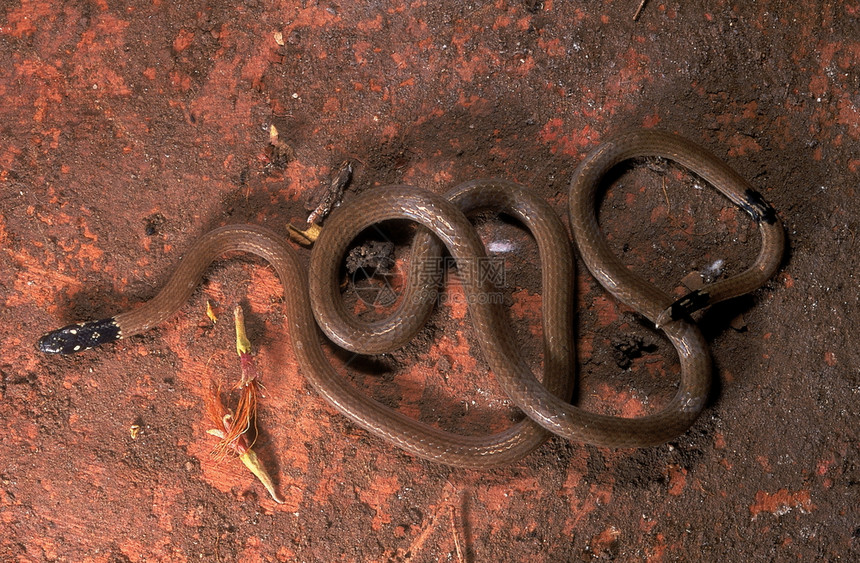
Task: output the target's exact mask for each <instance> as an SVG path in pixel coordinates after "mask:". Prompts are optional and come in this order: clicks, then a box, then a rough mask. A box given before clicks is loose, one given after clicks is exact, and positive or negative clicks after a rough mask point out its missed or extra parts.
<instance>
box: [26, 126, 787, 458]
mask: <svg viewBox="0 0 860 563" xmlns="http://www.w3.org/2000/svg"><path fill="white" fill-rule="evenodd" d="M643 156H657V157H663V158H666V159H669V160H673V161H675V162H677V163H679V164H680V165H682V166H684V167H686V168H688V169H689V170H690V171H691V172H693V173H695V174H697V175H698V176H700V177H702V178H703V179H704V180H706V181H708V182H709V183H710V184H712V185H713V186H714V187H716V188H717V189H718V190H719V191H720V192H722V193H723V194H724V195H726V196H727V197H728V198H729V199H730V200H731V201H732V202H733V203H734V204H735V205H738V206H739V207H741V208H743V209H744V210H746V211H747V212H748V213H749V214H750V215H751V216H752V217H753V219H754V220H755V221H756V222H757V224H758V225H759V230H760V232H761V236H762V245H761V250H760V252H759V255H758V257H757V259H756V261H755V263H754V264H753V265H752V266H751V267H750V268H749V269H747V270H746V271H744V272H742V273H741V274H738V275H737V276H734V277H731V278H727V279H724V280H721V281H719V282H716V283H714V284H711V285H708V286H706V287H705V288H703V289H702V290H699V291H695V292H692V293H691V294H689V295H687V296H685V297H684V298H682V299H679V300H677V301H674V300H673V299H672V298H671V297H670V296H669V295H668V294H667V293H665V292H664V291H662V290H660V289H658V288H657V287H655V286H653V285H652V284H651V283H650V282H648V281H646V280H645V279H643V278H641V277H640V276H638V275H637V274H635V273H633V272H632V271H630V270H629V269H628V268H627V267H626V266H624V265H623V263H622V262H621V261H620V260H619V259H618V258H617V257H616V256H615V255H614V254H613V253H612V252H611V251H610V249H609V246H608V244H607V242H606V240H605V239H604V237H603V236H602V235H601V233H600V230H599V227H598V222H597V216H596V195H595V194H596V193H597V191H598V188H599V186H600V183H601V179H602V178H603V176H604V175H605V174H606V173H607V172H608V171H609V170H610V169H611V168H613V167H614V166H616V165H617V164H618V163H620V162H622V161H625V160H628V159H631V158H637V157H643ZM487 208H490V209H495V210H497V211H503V212H505V213H507V214H509V215H512V216H513V217H515V218H517V219H519V220H520V221H521V222H522V223H523V224H524V225H525V226H526V227H527V228H528V229H529V230H530V231H531V232H532V233H533V235H534V237H535V239H536V241H537V245H538V249H539V253H540V258H541V265H542V285H543V298H542V314H543V331H544V360H543V365H544V375H543V378H542V381H543V382H542V383H541V382H540V381H539V380H538V378H537V377H535V375H534V374H533V373H532V372H531V370H530V368H529V367H528V365H527V364H526V362H525V361H524V360H523V358H522V357H521V355H520V352H519V346H518V345H517V341H516V338H515V337H514V335H513V333H512V331H511V329H510V323H509V321H508V320H507V317H506V313H505V311H504V310H503V309H502V308H501V306H500V305H498V304H495V303H493V302H492V300H487V299H481V298H480V297H481V296H485V295H487V294H488V293H490V292H492V291H494V288H493V287H492V286H491V285H490V284H489V281H488V280H487V278H486V276H480V275H476V271H475V269H474V268H471V267H458V271H459V274H460V278H461V280H462V284H463V287H464V291H465V294H466V299H467V302H468V304H469V314H470V318H471V320H472V323H473V324H474V326H475V331H476V334H477V338H478V341H479V342H480V346H481V351H482V352H483V355H484V358H485V359H486V361H487V363H488V364H489V366H490V368H491V369H492V371H493V373H494V374H495V376H496V378H497V379H498V381H499V382H500V384H501V386H502V388H503V390H504V391H505V393H507V394H508V396H509V397H510V399H511V400H512V401H513V402H514V403H515V404H516V405H517V406H518V407H519V408H520V409H522V410H523V412H525V414H526V415H527V417H525V418H523V419H522V420H521V421H519V422H517V423H515V424H514V425H513V426H511V427H510V428H508V429H507V430H505V431H503V432H500V433H497V434H493V435H489V436H463V435H458V434H453V433H450V432H446V431H444V430H440V429H438V428H435V427H432V426H430V425H427V424H424V423H422V422H419V421H417V420H414V419H411V418H409V417H406V416H404V415H402V414H400V413H398V412H397V411H394V410H392V409H390V408H388V407H386V406H385V405H382V404H381V403H379V402H377V401H375V400H373V399H371V398H369V397H367V396H365V395H364V394H362V393H361V392H360V391H358V390H357V389H356V388H355V387H354V386H352V385H351V384H350V383H349V382H347V381H346V380H345V379H344V378H343V377H342V376H340V375H339V374H338V373H337V372H336V371H335V370H334V368H333V367H332V365H331V364H330V363H329V360H328V358H327V357H326V355H325V354H324V353H323V348H322V345H321V344H322V343H321V334H320V332H319V330H318V328H317V327H319V328H321V329H322V330H323V331H324V332H325V333H326V334H327V335H328V337H329V338H330V339H331V340H332V341H333V342H334V343H336V344H337V345H339V346H342V347H344V348H347V349H350V350H353V351H355V352H358V353H382V352H385V351H388V350H390V349H393V348H396V347H398V346H401V345H403V344H404V343H405V342H407V341H408V340H409V339H411V337H412V336H413V335H414V334H415V332H417V331H418V330H420V328H421V326H422V325H423V324H424V322H425V320H426V318H427V316H428V315H429V313H430V310H431V307H432V306H433V302H434V294H433V291H432V288H428V287H425V286H424V285H423V284H422V283H421V281H420V279H419V278H420V275H419V273H420V271H419V268H420V264H422V263H425V262H426V260H429V259H433V258H434V257H437V256H439V253H440V252H441V247H440V245H439V241H441V242H442V243H443V244H444V245H445V246H446V247H447V249H448V251H449V252H450V254H451V256H452V257H453V259H454V260H455V261H456V262H457V264H458V265H459V266H462V265H464V264H468V263H469V262H470V261H471V262H474V261H476V260H479V259H480V258H481V257H484V256H486V254H485V250H484V246H483V244H482V243H481V240H480V239H479V238H478V236H477V234H476V233H475V231H474V229H473V228H472V227H471V225H470V223H469V221H468V219H467V218H466V216H465V213H468V212H470V211H472V210H475V209H487ZM390 219H408V220H411V221H414V222H416V223H419V224H420V225H422V226H424V227H426V229H422V230H421V231H419V233H418V234H417V235H416V238H415V242H414V243H413V255H412V260H411V267H410V273H409V276H410V277H409V280H408V282H407V284H406V290H405V294H404V295H403V296H401V299H400V304H399V306H398V307H399V308H398V310H397V311H395V313H394V314H393V315H392V316H391V317H390V318H387V319H383V320H381V321H376V322H374V323H371V324H369V325H366V324H363V323H361V322H359V321H358V320H357V319H356V318H355V317H354V316H353V315H351V314H350V313H349V312H348V311H346V307H345V305H344V304H343V299H342V296H341V293H340V289H339V288H338V281H339V272H340V265H341V263H342V261H343V257H344V254H345V252H346V249H347V248H348V246H349V244H350V242H351V241H352V240H353V239H354V238H355V236H356V235H357V234H359V233H360V232H361V231H362V230H364V229H365V228H367V227H368V226H370V225H373V224H375V223H379V222H381V221H386V220H390ZM570 223H571V227H572V229H573V235H574V240H575V242H576V245H577V247H578V249H579V252H580V254H581V256H582V258H583V260H584V261H585V263H586V266H587V267H588V269H589V270H590V271H591V273H592V274H593V275H594V276H595V277H596V278H597V279H598V281H599V282H600V283H601V284H602V285H603V286H604V287H605V288H606V289H607V290H608V291H609V292H610V293H612V294H613V295H614V296H615V297H616V298H618V299H619V300H620V301H622V302H624V303H625V304H627V305H628V306H630V307H632V308H633V309H635V310H636V311H638V312H639V313H641V314H642V315H643V316H645V317H646V318H648V319H650V320H651V321H652V322H654V323H655V324H657V325H659V326H660V329H661V330H662V331H663V332H664V333H665V334H666V336H667V337H668V338H669V340H670V341H671V342H672V344H673V345H674V347H675V349H676V351H677V352H678V356H679V360H680V365H681V376H680V383H679V386H678V390H677V392H676V393H675V396H674V398H673V399H672V400H671V401H670V402H669V403H668V404H667V405H666V406H665V407H664V408H663V409H662V410H660V411H659V412H656V413H653V414H650V415H648V416H644V417H640V418H620V417H614V416H607V415H601V414H595V413H591V412H587V411H584V410H582V409H580V408H578V407H576V406H573V405H571V404H570V402H569V401H570V397H571V395H572V391H573V382H572V381H573V378H572V374H573V373H574V357H573V356H574V350H573V256H572V252H571V247H570V243H569V239H568V236H567V232H566V230H565V229H564V226H563V225H562V224H561V222H560V221H559V219H558V218H557V217H556V215H555V214H554V213H553V211H552V209H551V208H550V207H549V205H548V204H546V203H545V202H544V201H542V200H540V199H539V198H537V197H535V196H534V195H533V194H532V193H531V192H529V191H528V190H527V189H525V188H523V187H521V186H519V185H517V184H513V183H511V182H506V181H501V180H479V181H475V182H469V183H466V184H463V185H461V186H458V187H457V188H455V189H454V190H453V191H452V192H451V193H449V194H448V196H447V197H442V196H439V195H436V194H433V193H431V192H427V191H424V190H419V189H417V188H413V187H409V186H388V187H385V188H379V189H374V190H369V191H366V192H364V193H362V194H360V195H357V196H356V197H355V198H354V199H353V200H352V201H350V202H348V204H345V205H344V206H342V207H341V208H339V209H337V210H336V211H335V212H334V213H333V214H332V216H331V217H330V218H329V220H328V222H327V223H326V227H325V228H324V229H323V231H322V235H321V236H320V238H319V240H318V241H317V242H316V244H315V246H314V250H313V252H312V255H311V267H310V275H308V274H307V273H306V270H305V267H304V266H303V264H302V262H301V261H300V259H299V256H298V254H297V252H296V251H294V250H293V249H292V248H291V247H290V246H288V245H287V244H286V243H285V242H284V241H283V240H282V239H281V237H279V236H277V235H276V234H274V233H272V232H271V231H269V230H267V229H264V228H262V227H256V226H252V225H232V226H227V227H221V228H218V229H215V230H213V231H211V232H209V233H208V234H206V235H204V236H203V237H201V238H200V239H199V240H198V241H197V242H195V243H194V245H193V246H192V247H191V249H190V250H189V251H188V253H187V255H186V256H185V258H184V259H183V260H182V261H181V262H180V264H179V266H178V267H177V269H176V271H175V272H174V273H173V275H172V276H171V278H170V280H169V281H168V282H167V284H166V285H165V286H164V288H163V289H162V290H161V291H160V292H159V293H158V295H156V296H155V297H154V298H153V299H151V300H150V301H147V302H146V303H144V304H143V305H142V306H140V307H138V308H136V309H134V310H132V311H128V312H125V313H121V314H119V315H117V316H115V317H112V318H110V319H105V320H101V321H90V322H87V323H78V324H74V325H69V326H67V327H64V328H62V329H59V330H56V331H53V332H51V333H49V334H46V335H45V336H44V337H42V339H41V340H40V341H39V348H40V349H41V350H42V351H43V352H47V353H72V352H76V351H79V350H82V349H86V348H90V347H92V346H95V345H98V344H102V343H104V342H110V341H113V340H116V339H119V338H126V337H129V336H132V335H135V334H139V333H141V332H143V331H146V330H148V329H149V328H151V327H153V326H155V325H158V324H160V323H162V322H164V321H166V320H168V319H169V318H170V317H171V316H172V315H173V314H174V313H175V312H176V311H177V310H178V309H179V308H180V307H181V306H182V305H183V304H184V303H185V302H186V301H187V299H188V297H189V296H190V295H191V293H192V292H193V291H194V289H195V288H196V286H197V285H198V284H199V282H200V279H201V278H202V276H203V273H204V272H205V270H206V268H207V267H208V266H209V264H210V263H211V262H212V261H213V260H215V259H216V258H217V257H218V256H219V255H221V254H223V253H225V252H232V251H242V252H249V253H251V254H255V255H257V256H260V257H262V258H263V259H265V260H266V261H268V262H269V263H270V264H271V265H272V266H273V267H274V269H275V270H276V272H277V274H278V276H279V277H280V280H281V282H282V284H283V286H284V288H285V291H284V300H285V304H286V315H287V319H288V325H289V334H290V338H291V340H292V344H293V350H294V353H295V354H296V357H297V359H298V362H299V365H300V367H301V370H302V372H303V373H304V375H305V376H306V377H307V378H308V380H309V381H310V382H311V384H312V385H313V387H314V388H315V389H316V390H317V391H318V392H319V393H320V394H321V395H322V396H323V397H324V398H325V399H326V400H327V401H328V402H329V403H330V404H331V405H333V406H334V407H335V408H336V409H337V410H338V411H340V412H341V413H343V414H344V415H345V416H347V417H348V418H349V419H351V420H352V421H353V422H355V423H356V424H358V425H359V426H361V427H362V428H365V429H367V430H369V431H370V432H372V433H373V434H376V435H379V436H381V437H382V438H385V439H386V440H388V441H390V442H392V443H393V444H395V445H397V446H399V447H401V448H403V449H405V450H407V451H409V452H411V453H413V454H415V455H418V456H421V457H424V458H427V459H431V460H435V461H439V462H443V463H447V464H449V465H455V466H461V467H473V468H478V467H492V466H497V465H503V464H507V463H511V462H514V461H516V460H518V459H520V458H522V457H523V456H525V455H526V454H528V453H529V452H531V451H532V450H533V449H535V448H536V447H538V446H539V445H540V444H541V443H543V441H544V440H545V439H546V438H547V437H548V435H549V433H550V432H552V433H555V434H558V435H561V436H564V437H566V438H568V439H570V440H575V441H578V442H584V443H588V444H595V445H599V446H608V447H644V446H651V445H656V444H661V443H663V442H666V441H668V440H671V439H673V438H676V437H677V436H679V435H681V434H682V433H684V432H685V431H686V430H687V428H689V426H690V425H691V424H692V423H693V421H694V420H695V419H696V417H697V416H698V415H699V413H700V412H701V410H702V408H703V406H704V403H705V400H706V398H707V393H708V389H709V385H710V378H711V365H710V355H709V353H708V348H707V345H706V343H705V341H704V339H703V338H702V335H701V333H700V332H699V330H698V328H697V326H696V325H695V323H694V322H693V321H692V320H690V317H689V315H690V313H692V312H693V311H695V310H697V309H700V308H702V307H706V306H709V305H711V304H713V303H716V302H718V301H721V300H724V299H728V298H730V297H735V296H738V295H742V294H745V293H748V292H750V291H753V290H754V289H756V288H758V287H759V286H760V285H762V284H763V283H764V282H765V281H766V280H767V279H769V278H770V277H771V276H772V275H773V273H774V272H775V271H776V269H777V267H778V266H779V263H780V261H781V258H782V252H783V245H784V239H783V236H784V235H783V229H782V226H781V224H780V222H779V220H778V219H777V217H776V214H775V213H774V211H773V209H772V208H771V207H770V206H769V205H768V204H767V203H765V202H764V200H763V199H762V198H761V196H760V195H759V194H758V193H757V192H755V191H754V190H753V189H752V188H751V187H750V186H749V184H748V183H747V182H745V181H744V180H743V179H742V178H741V177H740V176H739V175H738V174H736V173H735V172H734V171H732V170H731V169H730V168H729V167H728V166H727V165H725V164H724V163H722V162H721V161H720V160H718V159H717V158H716V157H714V156H713V155H711V154H710V153H709V152H707V151H706V150H704V149H702V148H700V147H698V146H696V145H694V144H692V143H690V142H689V141H687V140H685V139H682V138H680V137H677V136H675V135H672V134H668V133H661V132H657V131H650V130H634V131H630V132H627V133H624V134H621V135H617V136H615V137H612V138H610V139H609V140H608V141H606V142H605V143H603V144H602V145H600V146H599V147H598V148H597V149H596V150H594V151H593V152H592V153H591V154H590V155H589V156H588V157H587V158H586V159H585V160H584V161H583V162H582V163H581V164H580V165H579V167H578V168H577V171H576V173H575V174H574V178H573V180H572V182H571V188H570ZM430 233H432V235H431V234H430ZM433 235H435V236H433ZM309 279H310V284H309V283H308V281H309ZM428 289H429V291H428ZM312 304H313V305H312Z"/></svg>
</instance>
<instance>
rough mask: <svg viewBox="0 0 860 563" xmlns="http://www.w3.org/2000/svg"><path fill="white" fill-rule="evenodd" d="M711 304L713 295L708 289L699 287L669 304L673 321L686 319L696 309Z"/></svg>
mask: <svg viewBox="0 0 860 563" xmlns="http://www.w3.org/2000/svg"><path fill="white" fill-rule="evenodd" d="M710 304H711V296H710V295H709V294H708V292H707V291H704V290H701V289H697V290H695V291H691V292H690V293H688V294H687V295H685V296H684V297H681V298H680V299H678V300H677V301H675V302H674V303H672V305H671V306H669V316H670V317H671V319H672V320H673V321H677V320H679V319H686V318H687V317H689V316H690V315H692V314H693V313H695V312H696V311H698V310H700V309H704V308H705V307H707V306H708V305H710Z"/></svg>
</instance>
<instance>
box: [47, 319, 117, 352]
mask: <svg viewBox="0 0 860 563" xmlns="http://www.w3.org/2000/svg"><path fill="white" fill-rule="evenodd" d="M120 338H122V331H121V330H120V328H119V325H118V324H117V322H116V319H115V318H114V317H110V318H109V319H101V320H99V321H88V322H85V323H75V324H71V325H68V326H64V327H63V328H58V329H57V330H53V331H51V332H49V333H48V334H46V335H44V336H43V337H42V338H40V339H39V344H38V346H39V351H41V352H44V353H46V354H74V353H75V352H80V351H82V350H88V349H90V348H92V347H94V346H98V345H100V344H106V343H108V342H114V341H115V340H119V339H120Z"/></svg>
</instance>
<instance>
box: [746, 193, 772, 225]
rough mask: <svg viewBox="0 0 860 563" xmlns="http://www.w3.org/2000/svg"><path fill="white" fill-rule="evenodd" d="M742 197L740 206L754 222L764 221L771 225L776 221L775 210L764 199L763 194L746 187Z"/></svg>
mask: <svg viewBox="0 0 860 563" xmlns="http://www.w3.org/2000/svg"><path fill="white" fill-rule="evenodd" d="M744 198H745V200H744V201H743V202H742V203H741V207H742V208H743V210H744V211H746V212H747V213H749V214H750V216H751V217H752V218H753V220H754V221H755V222H756V223H761V222H765V223H767V224H768V225H773V224H774V223H775V222H776V210H775V209H774V208H773V207H771V205H770V204H769V203H768V202H766V201H765V200H764V196H762V195H761V194H760V193H758V192H757V191H755V190H753V189H747V190H746V191H745V192H744Z"/></svg>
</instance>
